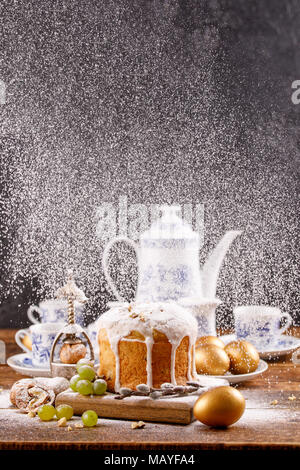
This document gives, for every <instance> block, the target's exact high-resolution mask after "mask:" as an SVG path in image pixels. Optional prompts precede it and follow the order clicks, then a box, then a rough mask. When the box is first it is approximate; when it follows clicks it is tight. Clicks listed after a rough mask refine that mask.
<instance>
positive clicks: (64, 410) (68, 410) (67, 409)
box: [56, 405, 74, 421]
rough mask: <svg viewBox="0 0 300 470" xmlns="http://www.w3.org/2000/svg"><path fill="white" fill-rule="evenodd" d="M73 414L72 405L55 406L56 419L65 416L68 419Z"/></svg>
mask: <svg viewBox="0 0 300 470" xmlns="http://www.w3.org/2000/svg"><path fill="white" fill-rule="evenodd" d="M73 414H74V411H73V408H72V406H70V405H59V406H58V407H57V408H56V416H57V417H58V419H61V418H66V420H67V421H68V420H69V419H71V418H72V416H73Z"/></svg>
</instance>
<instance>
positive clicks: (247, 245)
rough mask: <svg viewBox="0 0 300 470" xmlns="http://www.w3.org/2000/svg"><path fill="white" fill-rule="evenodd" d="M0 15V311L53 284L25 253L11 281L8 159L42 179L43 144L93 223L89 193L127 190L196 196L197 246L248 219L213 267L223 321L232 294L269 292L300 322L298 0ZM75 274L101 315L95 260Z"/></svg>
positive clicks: (242, 298)
mask: <svg viewBox="0 0 300 470" xmlns="http://www.w3.org/2000/svg"><path fill="white" fill-rule="evenodd" d="M0 16H1V47H0V78H1V79H2V80H3V81H4V82H5V83H6V84H7V102H6V104H5V105H1V106H0V116H1V124H0V131H1V134H0V147H1V153H0V158H1V189H2V192H1V207H0V209H1V227H0V229H1V255H2V263H1V266H0V273H1V296H2V305H1V307H0V327H5V326H12V327H13V326H23V325H25V324H26V321H27V320H26V308H27V306H28V305H29V304H30V303H31V302H37V301H39V300H41V299H42V298H43V297H44V295H46V294H47V293H48V291H47V289H48V287H49V286H47V288H46V287H45V289H44V291H43V284H42V283H41V281H40V279H39V276H38V275H35V273H34V272H33V274H32V275H31V271H32V270H31V263H30V256H29V255H28V256H27V254H26V256H25V260H29V261H26V262H27V266H26V263H25V267H24V266H23V267H22V270H21V269H20V272H19V273H18V276H17V278H16V282H17V283H18V282H19V286H21V288H20V287H19V289H16V290H15V291H14V290H13V289H10V290H9V291H8V288H7V287H8V285H10V284H11V283H10V280H11V279H12V277H14V276H15V275H14V274H13V272H14V269H13V268H15V265H16V261H15V259H16V258H15V255H14V249H15V248H14V241H15V240H18V237H20V230H19V228H20V227H19V226H18V220H20V221H21V220H22V224H25V227H26V223H27V222H26V221H28V220H29V219H28V216H27V215H26V216H25V212H26V211H25V208H24V205H26V200H25V204H23V206H20V207H21V209H20V217H19V218H18V217H17V216H15V219H14V222H13V223H11V219H10V217H9V215H8V214H9V211H10V207H9V204H10V200H14V201H15V199H16V198H15V194H14V191H16V182H18V178H19V186H22V184H21V183H22V181H23V180H22V174H20V175H18V171H16V166H13V162H14V163H15V162H16V161H19V162H21V163H20V168H22V170H21V171H20V173H22V172H23V169H24V168H25V166H24V162H26V161H27V160H28V162H29V163H30V164H32V165H33V164H34V162H35V161H38V162H39V167H38V166H36V168H39V176H40V177H41V181H42V182H43V181H44V182H45V184H46V181H47V178H48V176H49V172H48V166H47V164H48V162H50V161H51V159H53V158H54V156H56V163H57V161H58V162H61V167H60V168H63V169H64V170H66V174H64V178H65V179H67V178H68V175H72V178H73V180H72V181H73V183H74V184H73V192H74V194H77V195H78V198H79V199H80V201H81V203H82V204H83V207H84V208H85V210H86V212H85V215H86V220H91V222H90V224H91V225H90V231H91V232H92V231H93V222H92V216H91V214H92V212H93V210H94V209H95V206H96V205H97V204H100V203H101V201H110V202H116V203H117V201H118V197H119V196H122V195H126V196H127V197H128V202H129V203H146V204H150V203H157V204H159V203H164V202H167V203H173V202H175V203H178V202H179V203H192V202H203V203H204V204H205V244H204V247H203V250H202V251H201V254H200V261H201V262H203V260H204V259H205V256H206V255H207V253H208V252H209V251H210V249H211V248H212V247H213V246H214V245H215V243H216V242H217V241H218V240H219V238H220V237H221V236H222V234H223V233H224V232H225V231H226V230H229V229H241V230H243V235H242V236H241V237H239V239H238V240H237V241H236V242H235V244H234V246H233V247H232V249H231V251H230V254H228V257H227V258H226V260H225V263H224V265H223V268H222V272H221V275H220V279H219V285H218V296H219V297H220V298H221V299H222V300H223V305H222V306H220V308H219V316H218V319H219V321H222V320H226V321H227V320H229V321H230V319H231V311H232V307H233V306H234V305H236V304H241V303H268V304H273V305H278V306H279V307H280V308H282V309H284V310H287V311H289V312H290V313H291V314H292V315H293V318H294V320H295V322H297V321H298V322H299V321H300V315H299V309H298V305H299V270H298V256H299V240H298V233H299V222H298V220H299V217H298V215H299V214H298V189H299V152H300V134H299V123H300V105H298V106H297V105H294V104H293V103H292V102H291V94H292V90H291V84H292V82H293V81H294V80H297V79H298V80H299V79H300V61H299V54H300V43H299V39H300V4H299V2H298V1H297V0H294V1H293V0H286V1H282V0H251V1H249V0H210V1H208V0H207V1H201V0H198V1H196V0H185V1H184V0H177V1H176V0H172V1H171V0H156V1H145V0H138V1H127V2H125V1H121V0H118V1H113V0H110V1H101V2H99V1H96V0H93V1H88V0H83V1H78V2H75V1H71V0H65V1H51V2H49V0H40V1H36V2H35V1H32V0H28V1H25V0H24V1H8V0H2V1H1V4H0ZM41 162H42V163H43V164H44V167H43V165H41ZM10 165H11V167H10ZM32 167H33V166H32ZM10 168H14V170H13V171H11V170H10ZM43 168H44V170H43ZM43 171H44V173H43ZM32 177H33V176H32ZM29 180H30V174H29ZM54 181H55V179H54ZM54 187H55V185H54ZM83 187H85V188H87V189H86V193H83V192H81V189H80V188H83ZM54 192H55V191H54ZM26 194H27V196H28V194H29V192H28V193H26ZM54 199H55V198H54V196H53V201H52V200H51V198H48V199H47V204H48V206H47V207H48V209H49V214H50V216H49V217H50V218H51V216H53V217H54V214H55V207H56V203H57V201H56V199H55V200H54ZM38 201H39V202H38V203H39V204H41V205H42V204H43V201H45V193H43V190H42V186H41V192H40V195H39V197H38ZM14 203H15V202H14ZM51 204H53V206H52V205H51ZM14 207H15V206H14ZM52 209H53V210H52ZM82 210H83V209H82V205H81V206H80V208H79V210H78V213H79V212H80V211H82ZM16 214H18V213H17V212H16ZM22 217H23V218H24V220H23V218H22ZM20 223H21V222H20ZM28 227H30V226H29V225H28ZM53 243H54V242H53ZM91 243H92V242H91ZM45 246H48V245H47V240H45ZM49 246H50V245H49ZM53 246H54V248H53V249H55V244H54V245H53ZM91 246H92V247H93V250H94V246H95V245H91ZM18 249H19V250H23V251H24V252H26V250H28V245H24V247H22V244H19V247H18ZM47 249H48V248H47ZM102 249H103V247H101V246H99V252H98V253H97V257H98V258H99V259H100V255H101V250H102ZM93 250H92V249H91V250H90V252H91V253H92V251H93ZM33 251H34V250H33ZM48 253H49V256H50V251H49V250H48ZM32 256H35V257H36V256H37V253H34V252H33V255H32ZM43 256H44V258H45V257H46V254H43ZM91 256H92V255H91ZM41 259H42V258H41ZM90 259H92V257H91V258H90ZM129 259H131V258H130V256H129ZM10 260H13V261H11V262H10ZM131 261H132V260H131ZM41 263H42V261H41ZM82 263H84V257H82ZM26 268H27V272H28V276H26V275H25V274H24V273H25V271H26ZM94 268H95V266H94ZM52 269H53V266H52ZM129 269H130V270H133V263H132V262H129ZM17 271H18V270H17ZM130 274H131V275H130V280H131V284H130V286H129V288H128V289H127V291H126V292H127V295H128V296H129V297H130V296H131V295H132V293H133V289H134V282H135V281H136V273H135V272H134V271H132V272H131V273H130ZM125 278H126V275H125ZM84 279H86V278H84ZM125 280H126V279H125ZM91 286H92V287H91ZM97 286H98V289H97ZM54 287H55V286H53V288H54ZM85 289H86V291H87V293H88V294H89V296H90V298H91V301H90V304H89V310H88V311H89V315H90V316H89V318H92V317H96V316H97V315H98V314H99V312H101V311H103V309H105V305H106V302H107V300H109V299H111V298H112V296H111V295H110V293H109V292H108V291H107V290H106V284H105V281H104V279H103V274H102V270H101V267H100V263H99V266H96V269H95V270H94V271H93V281H92V282H86V284H85ZM125 290H126V289H125Z"/></svg>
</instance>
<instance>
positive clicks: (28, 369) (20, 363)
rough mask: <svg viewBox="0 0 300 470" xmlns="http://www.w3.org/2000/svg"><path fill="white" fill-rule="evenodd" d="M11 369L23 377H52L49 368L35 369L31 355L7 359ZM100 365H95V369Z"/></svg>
mask: <svg viewBox="0 0 300 470" xmlns="http://www.w3.org/2000/svg"><path fill="white" fill-rule="evenodd" d="M7 364H8V365H9V367H11V368H12V369H14V370H15V371H16V372H18V373H19V374H22V375H28V376H30V377H51V372H50V366H49V367H35V366H33V365H32V360H31V355H30V354H29V353H22V354H15V355H14V356H11V357H9V358H8V359H7ZM98 365H99V364H95V368H97V367H98Z"/></svg>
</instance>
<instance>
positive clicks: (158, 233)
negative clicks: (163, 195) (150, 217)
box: [141, 205, 199, 241]
mask: <svg viewBox="0 0 300 470" xmlns="http://www.w3.org/2000/svg"><path fill="white" fill-rule="evenodd" d="M159 209H160V210H161V212H162V215H161V217H160V218H159V219H157V220H156V221H155V222H154V223H153V224H152V225H151V227H150V228H149V230H146V231H145V232H144V233H142V235H141V240H150V239H151V240H158V239H176V240H178V239H190V240H191V239H192V240H197V241H198V240H199V234H198V233H197V232H194V231H193V230H192V228H191V226H190V225H189V224H188V223H187V222H185V221H184V220H183V219H182V218H181V217H179V216H178V214H177V212H178V211H179V210H180V209H181V208H180V206H168V205H163V206H160V208H159Z"/></svg>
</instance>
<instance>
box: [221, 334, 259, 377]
mask: <svg viewBox="0 0 300 470" xmlns="http://www.w3.org/2000/svg"><path fill="white" fill-rule="evenodd" d="M225 351H226V353H227V354H228V356H229V359H230V372H232V373H233V374H249V373H250V372H254V371H255V370H256V369H257V367H258V364H259V354H258V352H257V350H256V348H255V347H254V346H253V344H251V343H249V342H248V341H245V340H237V341H232V342H231V343H229V344H227V346H225Z"/></svg>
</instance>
